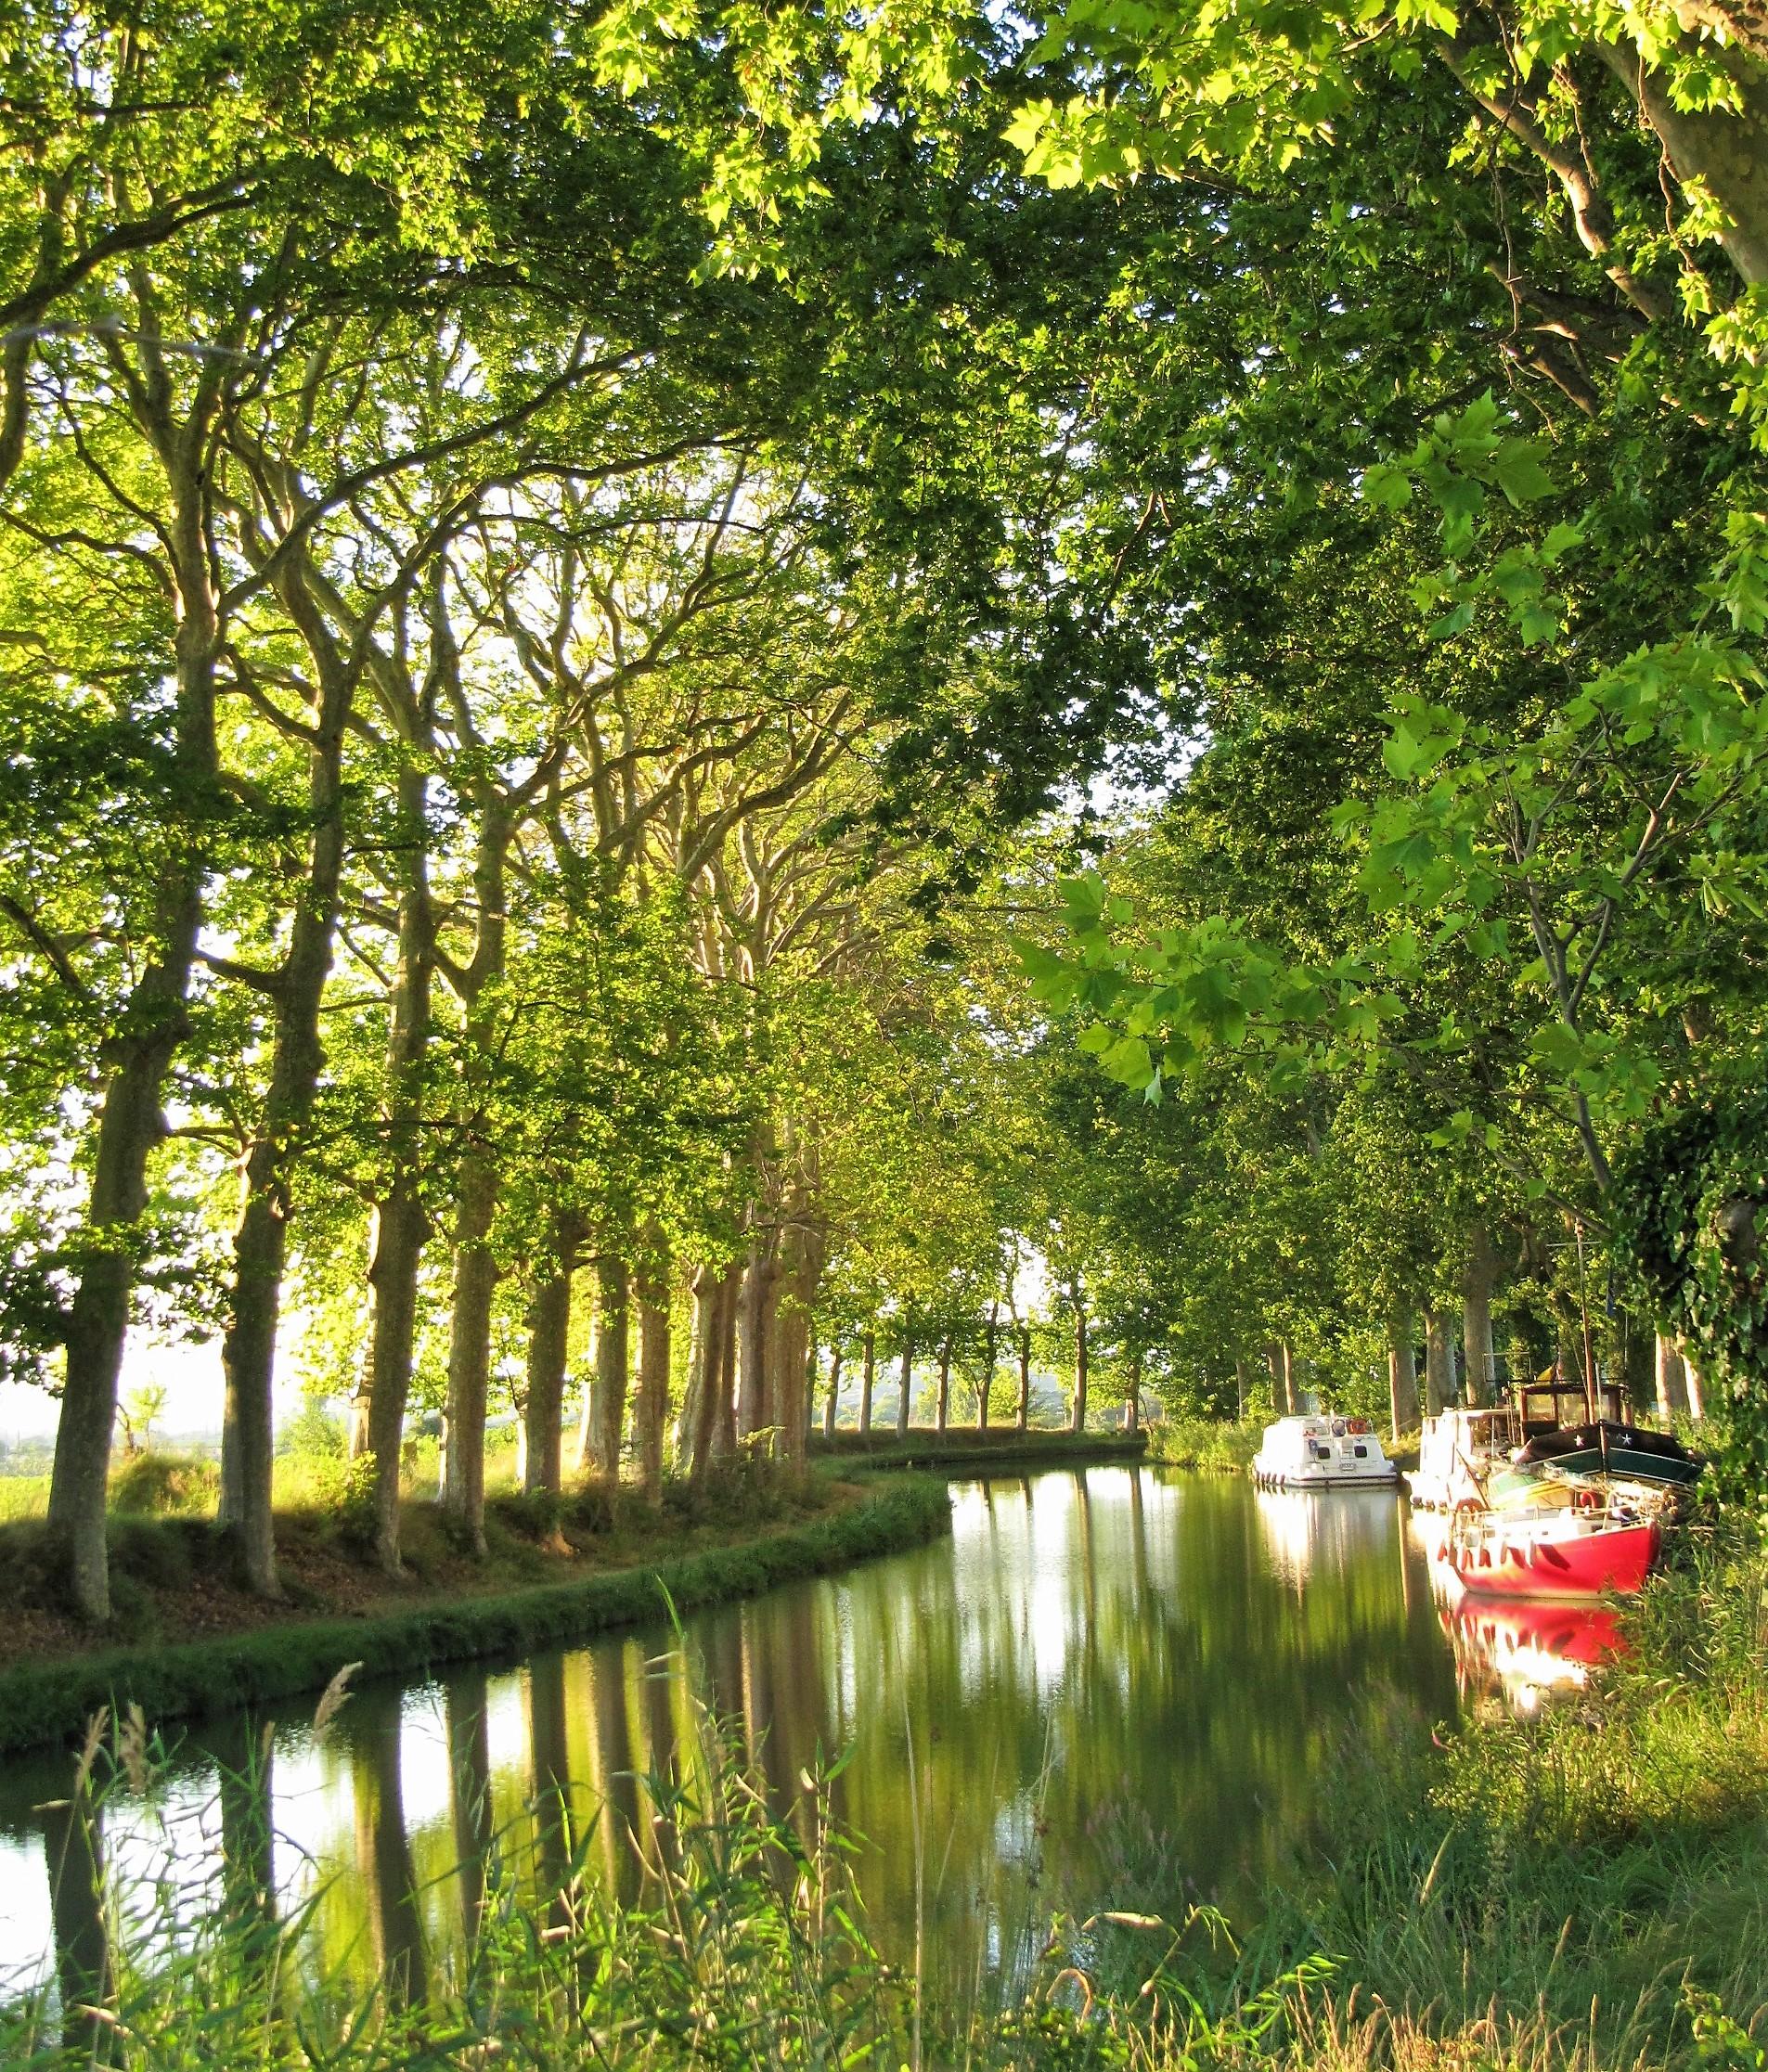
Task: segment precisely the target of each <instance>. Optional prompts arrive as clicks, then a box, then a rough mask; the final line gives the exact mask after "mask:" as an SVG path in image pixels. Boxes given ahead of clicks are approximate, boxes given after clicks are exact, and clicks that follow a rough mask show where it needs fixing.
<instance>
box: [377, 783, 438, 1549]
mask: <svg viewBox="0 0 1768 2072" xmlns="http://www.w3.org/2000/svg"><path fill="white" fill-rule="evenodd" d="M428 804H429V800H428V787H427V783H426V780H425V779H424V776H423V774H422V771H421V770H420V769H419V768H418V767H417V766H415V764H414V763H407V765H406V766H405V767H403V768H402V769H401V771H400V773H399V821H400V827H399V833H400V836H401V837H402V839H403V841H404V842H405V843H408V844H409V848H408V851H407V859H408V860H407V871H408V876H407V882H406V885H405V888H404V891H403V892H402V894H401V896H400V900H399V972H398V977H397V979H396V981H395V982H394V993H393V1014H392V1020H391V1025H390V1028H389V1031H388V1037H387V1104H388V1115H387V1138H388V1155H389V1157H390V1159H391V1162H392V1167H393V1171H392V1178H391V1180H390V1182H389V1184H388V1187H387V1190H386V1193H385V1196H384V1198H383V1199H382V1200H381V1203H379V1204H378V1205H377V1210H376V1216H375V1246H374V1260H373V1263H372V1265H371V1266H370V1267H369V1268H368V1285H369V1288H370V1289H371V1290H372V1292H373V1296H374V1320H373V1324H372V1327H371V1329H370V1333H369V1340H368V1450H369V1451H370V1452H371V1453H372V1454H373V1455H374V1516H375V1557H376V1559H377V1560H378V1561H379V1563H380V1564H381V1568H382V1569H383V1570H384V1571H385V1573H386V1574H387V1575H389V1576H398V1575H400V1574H402V1573H403V1569H402V1564H401V1563H400V1560H399V1448H400V1443H401V1440H402V1439H403V1437H404V1434H405V1418H406V1401H407V1397H408V1396H409V1395H410V1393H411V1358H412V1347H413V1344H414V1342H415V1339H416V1334H417V1326H418V1266H419V1260H420V1258H421V1257H422V1255H423V1247H424V1243H425V1241H426V1240H427V1239H428V1237H429V1235H430V1220H429V1217H428V1216H426V1215H425V1213H424V1207H423V1200H422V1197H421V1195H420V1193H419V1184H418V1179H419V1162H420V1156H421V1141H422V1133H423V1084H422V1080H423V1066H424V1058H425V1053H426V1050H427V1049H428V1046H429V1041H430V983H431V976H432V969H433V966H434V961H435V955H434V934H435V924H434V918H433V916H432V911H431V906H430V884H429V868H428V858H427V848H428V818H427V809H428Z"/></svg>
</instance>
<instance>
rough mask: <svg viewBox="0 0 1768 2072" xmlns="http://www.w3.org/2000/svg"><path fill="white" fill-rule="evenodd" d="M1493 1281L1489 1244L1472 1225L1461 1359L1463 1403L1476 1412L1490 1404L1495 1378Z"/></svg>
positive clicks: (1495, 1265) (1494, 1273) (1464, 1288)
mask: <svg viewBox="0 0 1768 2072" xmlns="http://www.w3.org/2000/svg"><path fill="white" fill-rule="evenodd" d="M1497 1281H1498V1259H1497V1255H1496V1254H1495V1253H1494V1252H1493V1251H1492V1249H1491V1239H1490V1238H1489V1237H1488V1236H1487V1235H1486V1229H1485V1226H1484V1224H1476V1225H1475V1226H1474V1228H1473V1229H1472V1230H1470V1231H1469V1232H1468V1234H1467V1263H1466V1265H1465V1268H1463V1269H1462V1277H1461V1358H1462V1364H1463V1366H1464V1367H1465V1370H1466V1385H1467V1401H1468V1402H1469V1403H1470V1404H1472V1405H1473V1406H1474V1407H1475V1408H1476V1409H1477V1408H1478V1407H1479V1406H1480V1405H1482V1404H1486V1403H1490V1402H1491V1396H1492V1384H1493V1383H1494V1382H1495V1380H1496V1378H1497V1377H1496V1375H1495V1373H1494V1371H1493V1370H1494V1365H1495V1363H1494V1361H1493V1358H1492V1350H1491V1292H1492V1290H1493V1288H1494V1287H1495V1286H1496V1285H1497Z"/></svg>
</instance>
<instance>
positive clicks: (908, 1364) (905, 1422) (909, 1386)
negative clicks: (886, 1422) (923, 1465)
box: [897, 1337, 915, 1439]
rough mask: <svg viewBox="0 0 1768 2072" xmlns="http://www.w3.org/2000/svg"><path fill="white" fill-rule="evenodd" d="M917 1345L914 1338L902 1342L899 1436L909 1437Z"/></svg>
mask: <svg viewBox="0 0 1768 2072" xmlns="http://www.w3.org/2000/svg"><path fill="white" fill-rule="evenodd" d="M914 1369H915V1345H914V1340H913V1339H912V1338H909V1337H905V1338H904V1339H903V1342H902V1385H901V1387H900V1388H899V1389H898V1390H897V1438H899V1439H906V1438H907V1437H908V1436H909V1405H910V1398H911V1397H912V1396H913V1394H914V1381H915V1371H914Z"/></svg>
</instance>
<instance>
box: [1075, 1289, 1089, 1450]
mask: <svg viewBox="0 0 1768 2072" xmlns="http://www.w3.org/2000/svg"><path fill="white" fill-rule="evenodd" d="M1072 1429H1073V1430H1074V1431H1076V1432H1084V1431H1085V1430H1086V1429H1087V1312H1086V1311H1085V1310H1084V1309H1082V1308H1081V1307H1080V1306H1078V1304H1077V1305H1076V1307H1075V1406H1074V1418H1073V1422H1072Z"/></svg>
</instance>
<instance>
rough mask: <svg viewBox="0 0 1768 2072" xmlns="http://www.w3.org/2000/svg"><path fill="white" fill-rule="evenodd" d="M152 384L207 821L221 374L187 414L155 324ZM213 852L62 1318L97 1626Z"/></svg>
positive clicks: (121, 1089)
mask: <svg viewBox="0 0 1768 2072" xmlns="http://www.w3.org/2000/svg"><path fill="white" fill-rule="evenodd" d="M142 353H143V357H144V360H145V361H146V362H147V363H148V380H146V381H145V382H138V383H136V384H135V385H134V387H133V389H132V392H131V393H132V395H133V398H134V400H135V402H136V408H137V414H138V417H139V418H140V420H141V425H142V430H143V431H144V432H145V433H146V434H147V437H148V442H149V444H151V445H152V447H153V449H154V451H155V454H156V457H157V458H158V460H159V461H160V464H161V468H162V469H163V470H164V472H165V480H166V488H167V492H168V506H169V508H168V509H167V512H166V514H165V519H164V522H163V525H162V527H161V540H162V542H163V544H164V547H165V548H166V553H167V562H168V570H167V573H169V575H170V578H171V582H172V589H173V603H174V613H175V617H176V628H175V631H174V636H173V644H172V646H173V652H172V663H173V679H174V763H175V768H176V772H177V776H178V779H179V780H180V782H181V784H182V785H183V787H184V789H185V794H186V795H185V798H184V801H183V804H185V805H186V806H187V807H188V808H191V809H195V812H194V819H195V822H196V824H198V825H200V821H201V818H202V813H201V808H202V807H203V805H204V804H205V802H206V801H207V799H208V797H209V795H210V793H211V789H212V786H213V779H214V774H215V762H216V758H215V665H216V663H217V660H218V658H219V655H220V651H221V641H222V626H221V617H220V610H219V602H218V599H217V597H216V593H215V589H214V583H213V561H212V558H211V554H210V541H209V535H208V529H207V518H208V482H207V476H206V468H207V461H208V457H209V427H210V424H211V422H212V421H213V415H214V412H215V410H216V408H217V406H218V403H219V377H218V376H217V377H216V378H215V379H214V380H209V379H206V378H205V379H204V380H203V381H202V383H201V387H200V396H199V399H198V401H197V403H196V404H195V405H194V406H193V408H192V411H191V413H190V416H189V417H188V418H187V419H186V420H185V421H184V422H178V421H176V420H175V419H174V417H173V415H172V404H171V396H172V393H173V388H172V383H171V379H170V377H169V376H168V374H167V372H166V369H165V367H163V365H162V364H161V362H160V358H159V352H158V347H157V345H156V344H154V343H153V342H152V340H151V338H150V337H149V336H148V335H146V334H144V340H143V344H142ZM207 867H208V859H207V856H206V855H205V853H204V851H203V849H202V847H201V845H200V842H199V839H198V837H197V833H196V831H195V826H192V827H191V828H181V829H180V830H179V831H178V833H177V834H176V835H175V836H174V839H173V841H172V842H171V843H169V845H168V853H167V855H166V856H165V858H164V861H163V862H162V863H161V869H160V879H159V883H158V887H157V889H156V893H155V897H154V912H153V927H152V931H151V935H150V938H149V939H150V940H151V942H152V944H153V946H154V947H153V949H152V951H151V953H150V954H149V955H148V956H147V958H146V959H145V962H144V963H143V964H142V966H141V967H140V976H139V977H138V978H137V979H136V982H135V985H134V986H133V987H132V989H131V991H130V994H129V998H128V1002H127V1005H126V1007H125V1008H124V1010H123V1013H122V1014H121V1015H120V1016H119V1017H118V1019H117V1022H116V1024H115V1027H114V1029H113V1032H112V1033H111V1035H110V1036H109V1037H108V1038H107V1039H106V1041H105V1043H104V1045H103V1047H102V1049H101V1050H100V1053H99V1062H100V1069H101V1071H102V1073H103V1075H104V1092H103V1096H102V1099H101V1101H100V1104H99V1110H98V1124H97V1145H96V1148H95V1152H94V1158H93V1166H92V1184H91V1189H90V1191H89V1193H88V1195H87V1200H86V1214H85V1224H84V1230H83V1231H82V1233H81V1238H80V1242H79V1244H78V1246H77V1248H76V1250H77V1255H78V1256H79V1258H80V1260H81V1265H80V1268H79V1281H78V1282H77V1284H76V1286H75V1288H74V1292H73V1296H72V1299H71V1303H70V1305H69V1308H68V1314H67V1318H66V1320H65V1323H64V1325H63V1330H62V1342H63V1349H64V1355H65V1358H64V1365H63V1369H62V1392H61V1409H60V1415H59V1419H58V1423H57V1427H56V1449H55V1461H54V1466H53V1468H52V1470H51V1473H50V1480H49V1502H48V1519H47V1524H48V1533H49V1539H50V1542H51V1546H52V1548H53V1549H54V1551H55V1554H56V1556H57V1558H58V1563H59V1565H60V1566H61V1569H62V1572H63V1575H64V1577H65V1579H66V1584H67V1588H68V1591H69V1594H70V1597H71V1601H72V1603H73V1606H74V1609H75V1610H76V1611H77V1612H78V1613H79V1614H80V1615H81V1616H82V1617H83V1618H84V1619H85V1620H86V1621H88V1622H89V1623H91V1624H94V1625H98V1624H102V1623H104V1622H105V1621H107V1620H108V1619H109V1618H110V1569H109V1564H108V1560H107V1555H106V1549H105V1496H106V1490H107V1486H108V1484H109V1480H110V1440H111V1434H112V1431H113V1429H114V1426H115V1423H116V1416H117V1376H118V1374H119V1372H120V1371H121V1369H122V1365H123V1340H124V1338H125V1337H126V1335H127V1333H128V1329H129V1305H130V1297H131V1294H132V1293H133V1291H134V1286H135V1277H136V1263H135V1254H134V1245H133V1242H132V1233H133V1229H134V1227H135V1226H136V1224H137V1223H138V1222H139V1220H140V1217H141V1216H142V1213H143V1212H144V1210H145V1209H146V1207H147V1202H148V1159H149V1157H150V1156H151V1155H152V1152H153V1150H154V1147H155V1146H156V1145H157V1144H158V1143H159V1142H160V1139H161V1133H162V1131H163V1128H164V1122H163V1119H162V1117H161V1110H160V1100H161V1090H162V1088H163V1087H164V1084H165V1076H166V1073H167V1070H168V1068H169V1067H170V1065H171V1062H172V1059H173V1056H174V1053H175V1051H176V1050H177V1048H178V1046H179V1044H180V1043H181V1042H182V1041H183V1038H184V1036H185V1032H186V1028H187V1011H186V1009H187V997H188V994H189V989H190V975H191V971H192V967H193V965H194V963H195V960H196V954H197V942H198V937H199V934H200V929H201V925H202V902H203V885H204V880H205V877H206V874H207Z"/></svg>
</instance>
